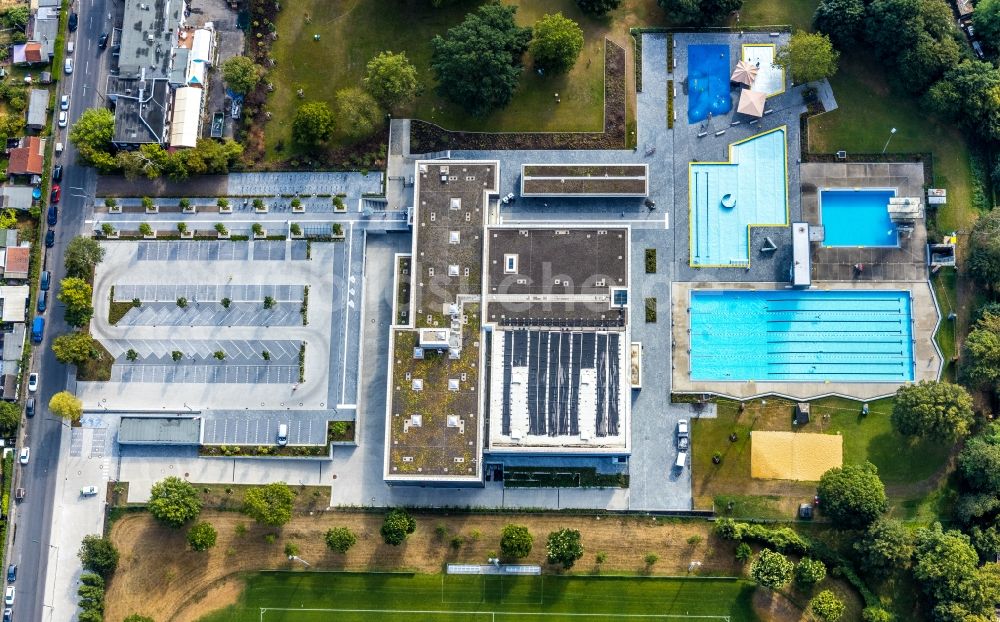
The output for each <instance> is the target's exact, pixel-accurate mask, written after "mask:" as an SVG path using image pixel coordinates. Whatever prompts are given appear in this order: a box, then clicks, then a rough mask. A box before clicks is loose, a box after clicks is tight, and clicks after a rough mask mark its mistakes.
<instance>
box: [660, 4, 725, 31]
mask: <svg viewBox="0 0 1000 622" xmlns="http://www.w3.org/2000/svg"><path fill="white" fill-rule="evenodd" d="M656 3H657V4H659V5H660V7H662V8H663V10H664V11H666V13H667V17H669V18H670V19H671V20H673V21H674V22H678V23H682V24H689V25H695V24H714V23H716V22H718V21H720V20H722V19H723V18H724V17H726V16H727V15H729V14H730V13H732V12H733V11H738V10H740V7H742V6H743V0H656Z"/></svg>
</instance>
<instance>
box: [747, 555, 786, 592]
mask: <svg viewBox="0 0 1000 622" xmlns="http://www.w3.org/2000/svg"><path fill="white" fill-rule="evenodd" d="M794 567H795V565H794V564H793V563H792V562H790V561H788V558H787V557H785V556H784V555H782V554H781V553H775V552H774V551H772V550H771V549H762V550H761V552H760V554H759V555H757V559H755V560H753V563H752V564H750V578H751V579H753V580H754V581H756V582H757V584H758V585H761V586H763V587H766V588H768V589H772V590H779V589H781V588H783V587H785V586H786V585H788V583H789V581H791V580H792V570H793V569H794Z"/></svg>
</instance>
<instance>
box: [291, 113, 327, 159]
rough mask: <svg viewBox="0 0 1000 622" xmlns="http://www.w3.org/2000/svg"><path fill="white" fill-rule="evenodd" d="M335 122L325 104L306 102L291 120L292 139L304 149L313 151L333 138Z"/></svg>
mask: <svg viewBox="0 0 1000 622" xmlns="http://www.w3.org/2000/svg"><path fill="white" fill-rule="evenodd" d="M334 129H336V120H335V117H334V115H333V110H332V109H331V108H330V106H329V105H328V104H327V103H326V102H320V101H313V102H306V103H304V104H302V105H301V106H299V109H298V110H296V111H295V117H294V118H293V119H292V138H294V139H295V141H296V142H297V143H299V144H300V145H301V146H302V147H304V148H306V149H315V148H317V147H319V146H320V145H322V144H323V143H325V142H326V141H327V140H329V139H330V137H331V136H333V131H334Z"/></svg>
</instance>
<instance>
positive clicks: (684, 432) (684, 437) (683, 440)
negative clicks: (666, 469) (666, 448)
mask: <svg viewBox="0 0 1000 622" xmlns="http://www.w3.org/2000/svg"><path fill="white" fill-rule="evenodd" d="M690 443H691V437H690V432H689V431H688V422H687V419H681V420H680V421H678V422H677V449H678V450H680V451H687V448H688V446H689V445H690Z"/></svg>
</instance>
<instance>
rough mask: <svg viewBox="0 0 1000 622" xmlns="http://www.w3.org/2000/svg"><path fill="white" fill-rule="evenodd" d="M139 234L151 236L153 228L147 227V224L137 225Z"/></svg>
mask: <svg viewBox="0 0 1000 622" xmlns="http://www.w3.org/2000/svg"><path fill="white" fill-rule="evenodd" d="M139 233H140V234H141V235H144V236H149V235H153V228H152V227H150V226H149V223H148V222H141V223H139Z"/></svg>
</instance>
